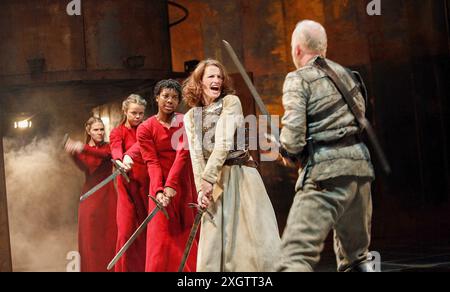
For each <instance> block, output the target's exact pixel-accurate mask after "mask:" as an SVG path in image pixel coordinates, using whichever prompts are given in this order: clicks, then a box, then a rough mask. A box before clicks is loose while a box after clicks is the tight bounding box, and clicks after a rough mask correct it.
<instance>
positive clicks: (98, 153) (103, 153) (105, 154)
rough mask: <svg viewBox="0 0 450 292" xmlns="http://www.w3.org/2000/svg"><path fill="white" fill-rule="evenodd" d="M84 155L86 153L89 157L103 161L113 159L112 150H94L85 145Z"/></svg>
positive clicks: (106, 148) (101, 148) (102, 148)
mask: <svg viewBox="0 0 450 292" xmlns="http://www.w3.org/2000/svg"><path fill="white" fill-rule="evenodd" d="M83 153H86V154H87V155H91V156H94V157H99V158H102V159H108V158H110V157H111V149H110V148H109V147H100V148H93V147H88V146H87V145H85V146H84V149H83Z"/></svg>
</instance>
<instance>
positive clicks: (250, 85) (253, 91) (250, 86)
mask: <svg viewBox="0 0 450 292" xmlns="http://www.w3.org/2000/svg"><path fill="white" fill-rule="evenodd" d="M222 42H223V44H224V46H225V49H226V50H227V52H228V54H229V55H230V57H231V60H233V63H234V65H236V67H237V69H238V71H239V73H240V74H241V76H242V78H243V79H244V82H245V84H246V85H247V87H248V89H250V92H251V94H252V96H253V98H254V99H255V102H256V104H257V105H258V108H259V110H260V111H261V113H262V114H263V115H265V116H266V117H267V123H269V127H271V126H272V123H271V117H270V114H269V111H268V110H267V108H266V105H265V104H264V102H263V100H262V98H261V96H260V95H259V93H258V91H257V90H256V88H255V86H254V85H253V83H252V81H251V79H250V77H249V76H248V74H247V71H245V68H244V66H243V65H242V63H241V61H239V58H238V56H237V55H236V53H235V52H234V49H233V47H232V46H231V45H230V43H229V42H227V41H226V40H222Z"/></svg>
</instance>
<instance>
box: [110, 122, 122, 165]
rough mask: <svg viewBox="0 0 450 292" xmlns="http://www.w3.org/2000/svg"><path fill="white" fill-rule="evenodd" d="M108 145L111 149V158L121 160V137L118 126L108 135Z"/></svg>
mask: <svg viewBox="0 0 450 292" xmlns="http://www.w3.org/2000/svg"><path fill="white" fill-rule="evenodd" d="M109 144H110V147H111V156H112V159H114V160H122V159H123V147H122V145H123V135H122V132H121V131H120V126H119V127H117V128H115V129H114V130H112V131H111V134H110V135H109Z"/></svg>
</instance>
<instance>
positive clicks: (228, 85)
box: [183, 59, 234, 107]
mask: <svg viewBox="0 0 450 292" xmlns="http://www.w3.org/2000/svg"><path fill="white" fill-rule="evenodd" d="M208 66H216V67H217V68H219V70H220V72H221V73H222V76H223V83H222V95H227V94H234V89H233V86H232V81H231V78H230V76H229V75H228V72H227V70H226V69H225V66H224V65H222V63H220V62H219V61H217V60H213V59H206V60H203V61H201V62H200V63H199V64H198V65H197V67H196V68H195V70H194V72H192V73H191V75H190V76H189V78H188V79H186V80H185V81H184V82H183V97H184V101H185V102H186V104H187V105H188V106H190V107H196V106H203V100H202V95H203V86H202V79H203V74H204V73H205V70H206V67H208Z"/></svg>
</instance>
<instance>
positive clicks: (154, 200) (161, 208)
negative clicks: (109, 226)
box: [107, 196, 169, 270]
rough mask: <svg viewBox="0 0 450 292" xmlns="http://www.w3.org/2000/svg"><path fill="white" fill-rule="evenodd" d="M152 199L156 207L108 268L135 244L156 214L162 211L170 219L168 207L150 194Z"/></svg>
mask: <svg viewBox="0 0 450 292" xmlns="http://www.w3.org/2000/svg"><path fill="white" fill-rule="evenodd" d="M150 199H152V200H153V202H154V203H155V204H156V207H155V208H154V209H153V210H152V211H151V212H150V214H149V215H148V216H147V218H145V220H144V221H143V222H142V223H141V225H140V226H139V227H138V229H136V231H135V232H134V233H133V235H131V237H130V239H128V241H127V242H126V243H125V244H124V246H122V248H121V249H120V250H119V252H118V253H117V254H116V256H115V257H114V258H113V259H112V260H111V262H110V263H109V265H108V268H107V269H108V270H111V269H112V268H113V267H114V265H115V264H116V263H117V261H118V260H119V259H120V258H121V257H122V256H123V254H124V253H125V252H126V251H127V249H128V248H129V247H130V246H131V245H132V244H133V242H134V241H135V240H136V238H137V237H138V236H139V234H141V232H142V231H143V230H144V229H145V227H147V225H148V223H149V222H150V221H151V220H152V219H153V217H155V215H156V214H157V213H158V212H159V211H162V212H163V214H164V216H166V218H167V220H169V214H167V211H166V209H165V208H164V207H163V206H162V205H161V204H160V203H159V202H158V201H157V200H156V199H155V198H153V197H152V196H150Z"/></svg>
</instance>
